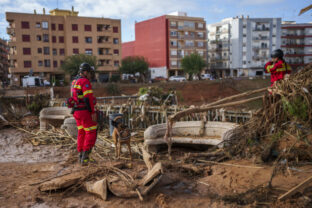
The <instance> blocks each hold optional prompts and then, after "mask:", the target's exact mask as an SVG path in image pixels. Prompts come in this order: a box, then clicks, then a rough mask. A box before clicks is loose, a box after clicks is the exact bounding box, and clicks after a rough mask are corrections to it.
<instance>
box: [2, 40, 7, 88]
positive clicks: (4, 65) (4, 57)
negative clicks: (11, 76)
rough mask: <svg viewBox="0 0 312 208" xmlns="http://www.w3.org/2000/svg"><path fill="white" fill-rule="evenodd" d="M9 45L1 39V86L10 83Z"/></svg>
mask: <svg viewBox="0 0 312 208" xmlns="http://www.w3.org/2000/svg"><path fill="white" fill-rule="evenodd" d="M8 53H9V50H8V43H7V41H6V40H3V39H1V38H0V82H1V84H3V83H7V82H8V68H9V61H8Z"/></svg>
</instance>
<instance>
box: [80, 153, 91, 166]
mask: <svg viewBox="0 0 312 208" xmlns="http://www.w3.org/2000/svg"><path fill="white" fill-rule="evenodd" d="M88 163H89V151H83V152H82V157H81V165H83V166H84V165H88Z"/></svg>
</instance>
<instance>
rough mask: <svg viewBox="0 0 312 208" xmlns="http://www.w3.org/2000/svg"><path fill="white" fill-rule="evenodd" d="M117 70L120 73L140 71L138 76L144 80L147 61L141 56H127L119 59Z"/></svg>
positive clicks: (133, 73)
mask: <svg viewBox="0 0 312 208" xmlns="http://www.w3.org/2000/svg"><path fill="white" fill-rule="evenodd" d="M119 71H120V73H122V74H132V75H133V76H134V75H135V74H136V73H140V77H141V79H142V80H143V81H145V79H146V77H147V73H148V62H147V61H146V59H145V58H144V57H143V56H128V57H126V58H124V59H123V60H122V61H121V66H120V67H119Z"/></svg>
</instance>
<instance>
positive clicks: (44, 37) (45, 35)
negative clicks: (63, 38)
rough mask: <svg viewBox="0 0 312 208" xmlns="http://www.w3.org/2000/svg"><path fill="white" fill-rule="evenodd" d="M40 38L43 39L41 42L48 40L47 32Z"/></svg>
mask: <svg viewBox="0 0 312 208" xmlns="http://www.w3.org/2000/svg"><path fill="white" fill-rule="evenodd" d="M42 40H43V42H49V34H43V35H42Z"/></svg>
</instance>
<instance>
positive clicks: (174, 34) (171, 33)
mask: <svg viewBox="0 0 312 208" xmlns="http://www.w3.org/2000/svg"><path fill="white" fill-rule="evenodd" d="M177 35H178V33H177V31H170V36H177Z"/></svg>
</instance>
